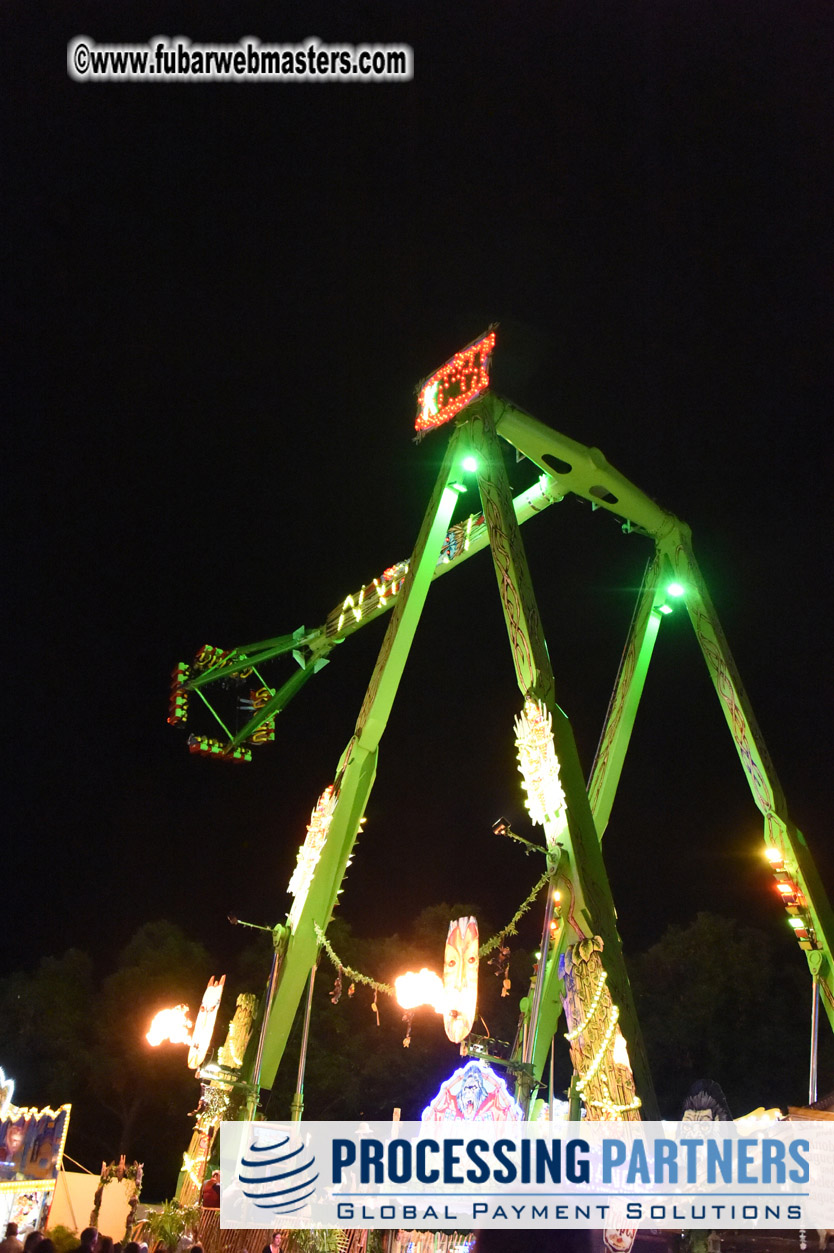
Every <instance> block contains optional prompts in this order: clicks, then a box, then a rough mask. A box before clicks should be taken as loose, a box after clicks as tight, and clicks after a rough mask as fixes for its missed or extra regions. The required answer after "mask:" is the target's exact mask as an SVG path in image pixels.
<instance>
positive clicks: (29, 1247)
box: [23, 1231, 43, 1253]
mask: <svg viewBox="0 0 834 1253" xmlns="http://www.w3.org/2000/svg"><path fill="white" fill-rule="evenodd" d="M42 1243H43V1232H42V1231H30V1232H29V1234H28V1236H27V1237H26V1239H25V1240H24V1241H23V1253H35V1249H36V1248H37V1247H38V1245H39V1244H42Z"/></svg>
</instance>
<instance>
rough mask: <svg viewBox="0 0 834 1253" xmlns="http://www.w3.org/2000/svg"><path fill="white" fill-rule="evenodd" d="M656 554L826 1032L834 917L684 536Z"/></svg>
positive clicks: (832, 1016) (831, 1006)
mask: <svg viewBox="0 0 834 1253" xmlns="http://www.w3.org/2000/svg"><path fill="white" fill-rule="evenodd" d="M662 548H663V551H664V555H665V556H666V558H667V560H668V562H669V566H670V570H671V573H672V574H673V575H674V577H675V578H676V579H677V580H678V581H679V582H680V583H681V584H682V585H683V587H684V597H685V600H686V608H687V612H688V613H689V617H690V619H691V622H692V626H693V628H694V630H695V636H696V638H697V640H698V644H699V646H700V649H701V652H702V653H703V656H704V661H705V662H706V664H707V669H708V670H709V673H710V677H711V679H712V681H713V684H714V686H715V690H716V692H717V694H718V699H719V701H720V702H721V708H722V710H723V712H724V717H725V718H726V720H727V726H728V727H729V729H730V734H731V735H732V737H733V743H734V744H735V746H736V752H737V753H738V756H739V760H740V761H741V764H742V767H743V768H744V773H745V774H746V776H747V781H748V784H749V786H750V791H751V792H752V793H753V799H754V800H755V802H756V805H757V806H758V807H759V809H760V810H761V812H762V814H763V816H764V837H765V844H766V846H767V847H769V848H772V849H776V850H778V851H779V852H780V853H781V854H782V857H783V859H784V870H785V873H786V874H787V876H788V878H789V880H790V881H791V882H793V883H794V884H795V885H796V886H797V887H798V889H799V902H798V904H797V906H796V907H794V906H790V907H789V908H788V913H789V914H792V916H794V917H796V918H797V919H798V920H799V919H801V918H805V919H807V921H808V922H809V923H810V926H811V929H812V932H813V934H812V936H811V938H810V940H809V941H805V940H803V939H802V938H801V936H800V937H799V943H800V946H801V947H802V948H803V949H804V950H805V953H806V956H807V958H808V962H809V964H810V965H811V972H812V974H814V973H815V968H816V970H818V976H817V977H818V978H819V987H820V997H821V1000H822V1004H823V1006H824V1008H825V1012H826V1014H827V1015H828V1021H829V1022H830V1024H831V1026H832V1028H834V966H833V965H832V952H834V913H833V912H832V909H831V905H830V903H829V900H828V895H827V893H826V891H825V888H824V887H823V885H822V881H821V879H820V877H819V873H818V871H817V868H816V866H815V864H814V859H813V857H812V856H811V852H810V850H809V848H808V845H807V844H806V842H805V837H804V836H803V834H802V832H801V831H800V830H799V829H798V828H797V827H796V826H794V824H793V822H792V821H791V819H790V817H789V815H788V806H787V802H786V800H785V795H784V792H783V791H782V786H781V784H780V782H779V779H778V778H777V775H776V770H775V768H774V766H773V762H772V761H771V759H770V754H769V753H768V751H767V747H766V745H765V742H764V738H763V736H762V733H761V731H760V730H759V726H758V724H757V722H756V718H755V716H754V714H753V710H752V708H751V705H750V702H749V700H748V698H747V693H746V692H745V690H744V686H743V685H742V682H741V678H740V677H739V673H738V670H737V669H736V664H735V661H734V660H733V655H732V653H731V652H730V646H729V644H728V643H727V640H726V638H725V637H724V632H723V631H722V629H721V624H720V623H719V621H718V616H717V614H716V612H715V609H714V607H713V604H712V600H711V599H710V595H709V592H708V591H707V588H706V585H705V583H704V581H703V579H702V577H701V572H700V570H699V568H698V564H697V562H696V560H695V557H694V554H693V552H692V547H691V543H690V537H689V530H688V528H687V527H686V526H685V525H684V524H683V523H679V524H678V529H677V531H676V533H675V535H674V536H671V537H669V539H668V540H667V541H665V543H664V544H663V545H662Z"/></svg>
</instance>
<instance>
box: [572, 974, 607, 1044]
mask: <svg viewBox="0 0 834 1253" xmlns="http://www.w3.org/2000/svg"><path fill="white" fill-rule="evenodd" d="M607 980H608V971H607V970H601V971H600V975H599V982H598V983H597V986H596V989H595V991H594V995H593V999H592V1001H591V1003H590V1005H589V1006H588V1011H587V1013H586V1014H585V1017H584V1019H583V1020H582V1022H581V1023H580V1024H579V1026H578V1027H574V1029H573V1031H566V1032H565V1039H566V1040H569V1041H573V1040H575V1039H576V1037H577V1036H578V1035H581V1034H582V1032H583V1031H587V1030H588V1027H589V1026H590V1022H591V1019H592V1018H593V1016H594V1014H595V1013H596V1011H597V1006H598V1005H599V1003H600V1000H601V999H602V994H603V992H604V991H605V984H606V982H607Z"/></svg>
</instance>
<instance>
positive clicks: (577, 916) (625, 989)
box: [466, 396, 658, 1119]
mask: <svg viewBox="0 0 834 1253" xmlns="http://www.w3.org/2000/svg"><path fill="white" fill-rule="evenodd" d="M493 409H497V410H498V411H499V412H500V402H497V401H496V400H495V399H494V398H493V397H491V396H487V397H485V398H484V399H483V400H481V401H478V402H476V403H475V405H473V406H472V407H471V409H470V410H469V417H468V421H467V423H466V426H467V428H468V430H469V439H470V442H471V445H472V448H473V451H474V452H475V454H476V456H477V458H478V487H479V489H480V492H481V500H482V503H483V510H484V515H485V517H486V521H487V526H488V527H489V532H490V545H491V549H492V556H493V562H494V565H495V572H496V576H497V578H498V587H499V592H500V595H501V602H502V606H503V609H504V617H505V619H506V623H507V631H508V634H509V637H510V649H511V652H512V657H513V664H514V666H515V671H516V677H517V680H518V685H519V688H520V689H521V692H522V695H523V696H524V698H525V699H527V698H528V697H531V698H536V699H538V700H540V701H541V702H542V703H543V704H544V705H545V706H546V707H547V709H548V710H549V712H550V714H551V717H552V719H553V739H554V745H555V749H556V755H557V757H558V759H559V763H560V772H561V781H562V786H563V788H564V792H565V796H566V799H567V812H568V830H567V831H566V832H565V834H564V839H563V844H564V848H563V852H562V855H561V859H560V861H559V863H558V874H559V880H560V886H561V885H562V882H564V885H565V887H566V888H567V890H568V892H569V894H570V903H569V906H568V917H567V924H568V925H565V926H563V927H562V928H561V932H560V943H559V944H557V945H556V946H554V951H553V953H552V955H551V958H550V960H549V961H548V963H547V968H546V971H545V976H544V977H545V984H544V988H543V993H542V997H541V1003H540V1009H539V1015H540V1021H539V1023H538V1029H537V1031H536V1037H535V1038H536V1045H535V1049H534V1053H533V1058H532V1061H533V1068H534V1072H535V1074H536V1077H537V1078H538V1077H540V1076H541V1074H542V1071H543V1068H544V1064H545V1061H546V1059H547V1053H548V1050H549V1048H550V1042H551V1039H552V1037H553V1034H554V1032H555V1030H556V1027H557V1024H558V1021H559V1016H560V1014H561V997H560V995H559V992H560V979H559V957H560V956H561V952H560V948H561V949H562V950H563V947H564V946H565V945H566V944H568V943H572V942H574V941H576V940H577V939H580V938H582V937H583V936H586V935H592V934H596V935H599V936H601V937H602V940H603V943H604V946H605V957H604V961H605V968H606V970H607V971H608V986H609V988H610V991H611V996H612V998H613V1000H614V1003H615V1004H616V1005H618V1006H619V1010H620V1027H621V1030H622V1033H623V1035H624V1036H625V1038H626V1041H627V1043H628V1048H629V1056H630V1060H631V1065H632V1070H633V1072H634V1079H635V1083H636V1085H637V1090H638V1092H639V1093H640V1097H641V1099H642V1102H643V1115H644V1117H646V1118H649V1119H651V1118H656V1117H658V1111H657V1103H656V1100H655V1095H654V1088H653V1085H652V1081H651V1075H650V1072H649V1066H648V1059H647V1057H646V1053H645V1047H644V1045H643V1039H642V1034H641V1032H640V1027H639V1024H638V1021H637V1014H636V1011H635V1008H634V1000H633V996H632V993H631V987H630V985H629V982H628V976H627V974H626V969H625V962H624V961H623V956H622V946H621V943H620V937H619V935H618V934H617V929H616V925H615V917H616V914H615V910H614V902H613V899H612V897H611V889H610V886H609V883H608V876H607V874H606V871H605V865H604V863H603V860H602V852H601V849H600V844H599V839H598V837H597V832H596V827H595V825H594V819H593V815H592V814H591V809H590V805H589V803H588V793H587V791H586V788H585V779H584V776H583V773H582V768H581V765H580V762H579V754H578V752H577V749H576V743H575V740H574V737H573V729H572V727H571V725H570V722H569V721H568V718H567V716H566V715H565V714H564V713H563V711H562V710H561V709H560V708H559V706H558V705H557V704H556V697H555V681H554V678H553V671H552V669H551V665H550V658H549V657H548V653H547V645H546V643H545V639H544V633H543V631H542V626H541V620H540V617H539V611H538V606H537V605H536V599H535V595H534V592H533V585H532V581H531V579H530V572H529V568H528V565H527V558H526V555H525V552H524V546H523V542H522V539H521V532H520V530H519V527H518V523H517V522H516V518H515V514H514V512H513V509H512V497H511V494H510V488H509V483H508V481H507V474H506V470H505V468H504V461H503V457H502V453H501V447H500V445H499V443H498V439H497V436H496V433H495V426H494V423H493V417H492V412H493ZM554 868H555V867H554ZM563 919H564V911H563Z"/></svg>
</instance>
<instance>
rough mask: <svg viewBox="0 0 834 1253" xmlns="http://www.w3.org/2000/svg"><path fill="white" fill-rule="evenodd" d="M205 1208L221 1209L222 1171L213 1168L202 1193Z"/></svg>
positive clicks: (202, 1202)
mask: <svg viewBox="0 0 834 1253" xmlns="http://www.w3.org/2000/svg"><path fill="white" fill-rule="evenodd" d="M200 1203H201V1205H202V1207H203V1209H220V1171H219V1170H213V1171H212V1172H211V1174H210V1175H209V1177H208V1179H207V1180H206V1182H205V1183H204V1184H203V1190H202V1192H201V1193H200Z"/></svg>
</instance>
